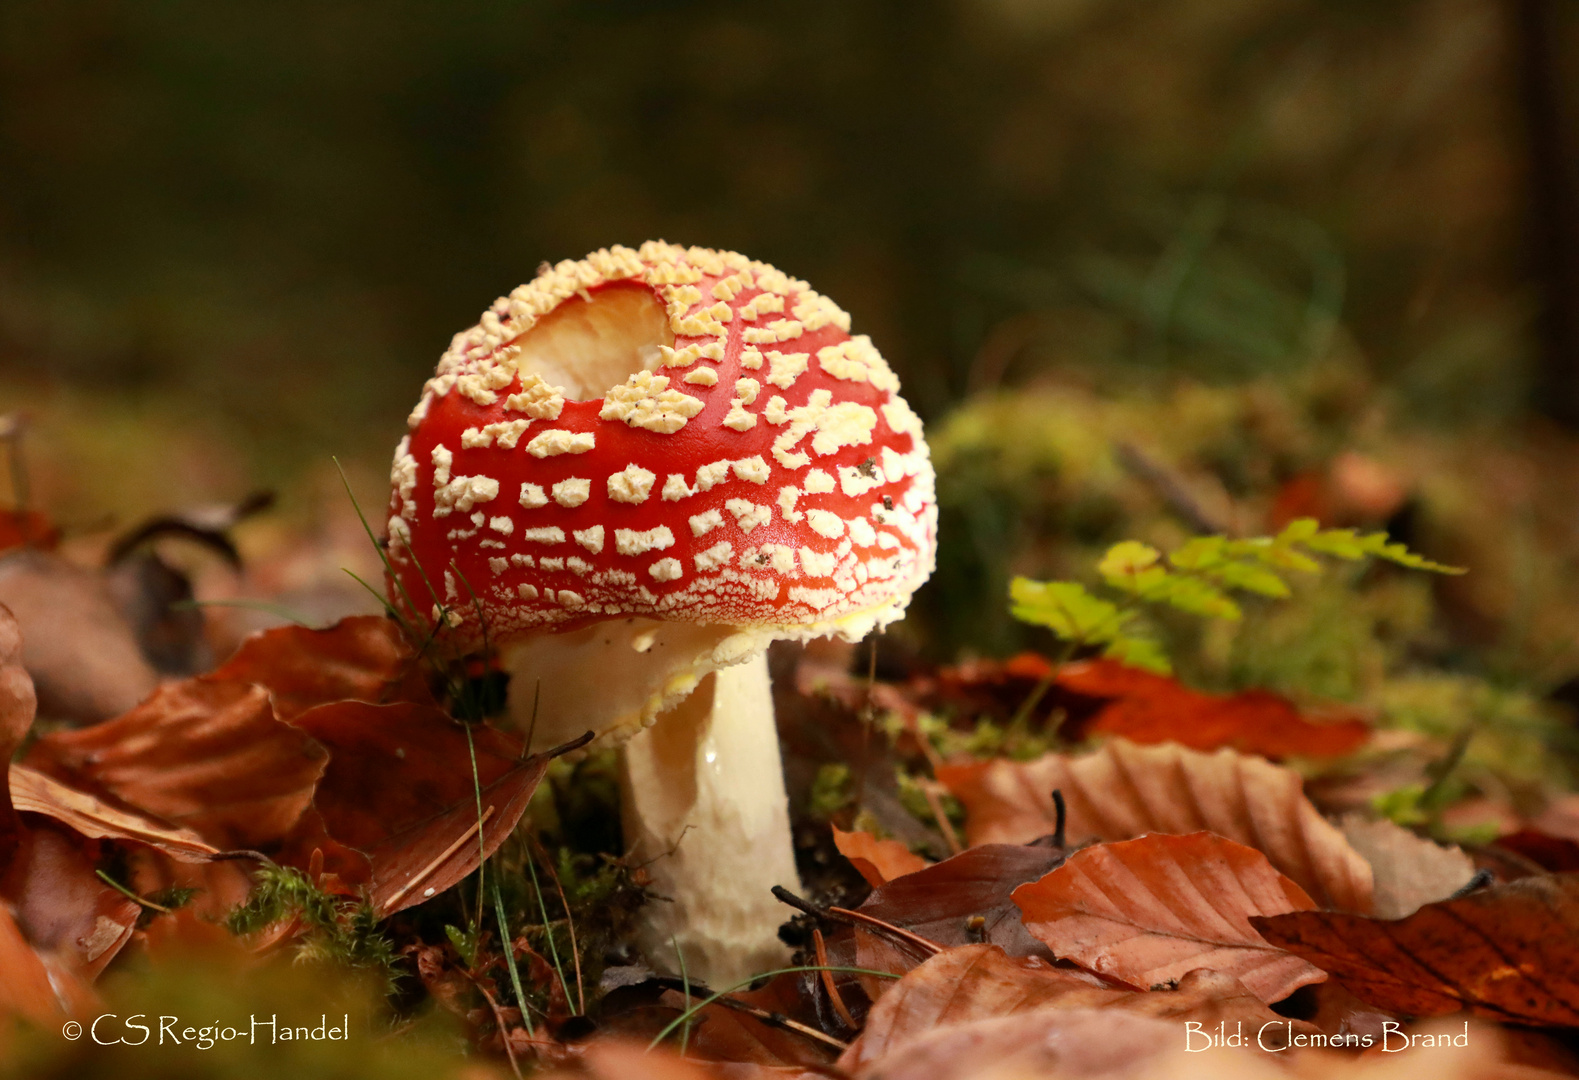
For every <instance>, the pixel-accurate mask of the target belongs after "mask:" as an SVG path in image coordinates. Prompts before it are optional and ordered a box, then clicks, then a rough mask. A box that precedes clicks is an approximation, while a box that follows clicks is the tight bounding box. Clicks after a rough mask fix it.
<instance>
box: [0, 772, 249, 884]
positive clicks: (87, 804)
mask: <svg viewBox="0 0 1579 1080" xmlns="http://www.w3.org/2000/svg"><path fill="white" fill-rule="evenodd" d="M10 775H11V804H12V805H13V806H14V807H16V809H17V810H20V811H26V812H28V813H34V814H43V815H44V816H45V817H50V818H54V819H55V820H56V821H59V822H61V823H62V824H65V825H69V826H71V827H72V828H73V829H75V830H76V831H77V832H79V833H81V834H82V835H83V836H89V837H93V838H95V839H112V840H135V841H136V842H137V843H140V844H147V845H148V846H149V847H153V848H157V849H158V850H160V851H162V852H164V853H165V854H166V855H168V856H170V857H171V858H173V859H179V860H180V861H182V862H207V861H208V860H209V859H211V858H212V857H213V856H215V855H218V854H219V849H218V848H215V847H212V846H210V845H208V844H205V843H203V839H202V837H200V836H198V835H197V833H195V832H193V831H192V830H190V829H180V828H176V827H175V826H172V825H169V824H167V823H165V822H160V821H154V820H153V819H151V818H148V817H144V816H143V815H141V814H134V813H132V812H130V811H127V810H122V809H119V808H117V807H114V806H111V805H109V804H108V803H106V802H104V801H102V800H100V799H96V798H94V797H93V796H92V795H88V794H86V793H85V792H81V791H77V790H76V789H75V788H71V787H67V786H66V785H65V784H62V783H61V782H60V781H59V780H56V779H54V778H53V777H50V776H45V775H44V774H43V773H41V772H37V771H35V770H33V769H30V768H28V767H27V766H26V765H12V766H11V774H10Z"/></svg>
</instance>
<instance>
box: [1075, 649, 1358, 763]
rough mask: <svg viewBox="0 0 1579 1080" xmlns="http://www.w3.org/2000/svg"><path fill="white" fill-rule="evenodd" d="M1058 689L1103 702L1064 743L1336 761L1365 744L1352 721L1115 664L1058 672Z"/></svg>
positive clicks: (1265, 693) (1266, 695) (1258, 693)
mask: <svg viewBox="0 0 1579 1080" xmlns="http://www.w3.org/2000/svg"><path fill="white" fill-rule="evenodd" d="M1056 679H1057V684H1058V685H1059V686H1060V687H1062V688H1063V689H1065V690H1069V691H1073V692H1075V693H1077V694H1084V695H1086V696H1088V697H1093V698H1098V699H1101V700H1104V701H1106V702H1107V704H1106V705H1104V706H1103V707H1102V708H1101V709H1100V710H1099V711H1098V712H1097V713H1096V715H1095V716H1093V717H1092V718H1091V719H1090V721H1088V722H1087V723H1084V724H1080V725H1077V726H1076V727H1075V728H1072V729H1070V730H1068V731H1066V732H1065V734H1067V735H1068V736H1070V737H1071V738H1079V737H1082V736H1092V735H1113V736H1118V737H1119V738H1124V739H1128V740H1130V741H1131V742H1136V743H1162V742H1175V743H1179V744H1180V745H1183V746H1188V747H1190V748H1191V749H1194V750H1216V749H1218V748H1219V747H1225V746H1226V747H1229V748H1231V749H1234V750H1239V751H1241V752H1243V753H1247V754H1260V755H1262V756H1263V757H1269V758H1284V757H1291V756H1302V757H1339V756H1341V755H1343V754H1350V753H1353V752H1354V751H1355V750H1358V749H1359V748H1360V747H1361V746H1362V745H1364V743H1365V740H1366V739H1367V738H1369V737H1370V731H1371V729H1370V725H1369V724H1367V723H1365V721H1363V720H1360V719H1358V718H1357V717H1355V716H1353V715H1352V714H1349V715H1345V716H1343V717H1341V718H1334V719H1333V720H1331V721H1329V722H1324V723H1312V722H1311V721H1310V720H1308V719H1306V717H1305V716H1304V715H1303V714H1302V713H1301V712H1300V710H1299V709H1298V708H1296V707H1295V706H1294V703H1293V702H1291V701H1289V700H1288V699H1287V698H1285V697H1283V696H1282V695H1281V694H1274V693H1272V692H1271V691H1269V690H1245V691H1242V692H1240V693H1237V694H1228V695H1222V694H1203V693H1201V692H1200V691H1198V690H1192V689H1190V688H1189V687H1187V686H1185V685H1184V684H1183V683H1181V682H1179V681H1178V680H1177V679H1174V678H1171V677H1169V676H1167V675H1155V674H1153V673H1151V672H1149V671H1142V670H1141V669H1139V668H1133V667H1129V666H1127V665H1125V664H1121V663H1119V662H1118V661H1116V660H1085V661H1081V662H1078V663H1073V664H1065V665H1063V666H1062V667H1060V668H1059V669H1058V674H1057V676H1056Z"/></svg>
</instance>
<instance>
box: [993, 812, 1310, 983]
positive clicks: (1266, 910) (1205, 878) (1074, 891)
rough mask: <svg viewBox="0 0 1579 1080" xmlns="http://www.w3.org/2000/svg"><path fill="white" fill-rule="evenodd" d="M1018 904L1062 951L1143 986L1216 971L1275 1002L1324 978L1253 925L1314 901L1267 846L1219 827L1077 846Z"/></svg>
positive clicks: (1031, 926) (1029, 923)
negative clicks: (1253, 920) (1228, 835)
mask: <svg viewBox="0 0 1579 1080" xmlns="http://www.w3.org/2000/svg"><path fill="white" fill-rule="evenodd" d="M1014 902H1015V903H1016V904H1018V905H1019V906H1020V909H1021V910H1022V911H1023V912H1024V913H1025V925H1026V929H1028V930H1029V931H1030V932H1031V933H1032V934H1034V935H1036V937H1038V938H1040V939H1041V940H1042V941H1044V942H1046V943H1047V947H1048V948H1050V949H1051V950H1052V951H1053V954H1054V955H1055V956H1058V957H1061V958H1066V959H1070V960H1074V961H1075V962H1076V963H1079V964H1081V965H1082V966H1084V967H1086V968H1089V969H1090V970H1092V971H1095V972H1098V973H1099V974H1102V975H1105V976H1107V977H1109V978H1116V979H1122V980H1123V981H1124V982H1126V983H1129V984H1130V985H1132V986H1135V987H1137V988H1139V989H1145V988H1146V987H1148V986H1154V985H1157V984H1159V983H1166V982H1168V981H1169V980H1172V979H1178V978H1180V977H1182V976H1183V975H1184V974H1185V973H1186V972H1189V971H1193V970H1194V969H1196V968H1212V969H1214V970H1216V971H1221V972H1224V973H1226V974H1229V975H1233V976H1234V977H1236V978H1237V979H1239V981H1241V982H1243V983H1244V984H1245V986H1247V987H1248V988H1249V989H1250V990H1251V992H1252V993H1254V994H1255V995H1256V996H1257V997H1259V998H1261V1000H1263V1001H1266V1002H1273V1001H1279V1000H1281V999H1283V998H1285V997H1287V996H1288V995H1289V994H1291V993H1293V991H1294V990H1295V989H1297V988H1298V987H1301V986H1304V985H1306V984H1307V983H1314V982H1320V981H1321V980H1322V979H1323V978H1324V977H1325V976H1324V975H1323V974H1322V972H1321V970H1320V969H1319V968H1316V967H1313V966H1312V965H1310V964H1308V963H1306V962H1305V961H1304V960H1301V959H1300V958H1299V957H1298V956H1295V955H1293V954H1291V953H1288V952H1285V951H1283V950H1282V949H1279V948H1276V947H1275V946H1273V945H1270V944H1268V943H1267V941H1266V939H1264V938H1263V937H1262V936H1261V935H1260V934H1258V933H1256V931H1255V929H1254V928H1253V927H1252V926H1251V925H1250V922H1249V917H1250V916H1252V915H1274V914H1283V913H1284V912H1289V911H1302V910H1307V909H1309V908H1313V907H1315V905H1314V904H1313V903H1312V902H1311V900H1310V897H1308V896H1306V895H1305V891H1304V890H1303V889H1301V888H1300V887H1299V886H1298V885H1296V884H1294V882H1292V881H1290V880H1289V879H1288V878H1286V877H1284V876H1283V875H1281V874H1279V873H1278V872H1277V871H1276V870H1274V869H1273V868H1272V864H1271V863H1269V862H1268V861H1267V858H1266V856H1265V855H1263V854H1261V853H1260V852H1259V851H1256V850H1255V849H1253V848H1248V847H1245V846H1244V845H1242V844H1236V843H1234V842H1233V841H1232V840H1225V839H1223V838H1222V837H1221V836H1216V835H1214V834H1212V833H1204V832H1202V833H1192V834H1190V835H1188V836H1167V835H1150V836H1143V837H1141V838H1140V839H1138V840H1125V841H1121V842H1119V843H1115V844H1101V845H1098V846H1097V847H1091V848H1086V849H1085V850H1083V851H1077V852H1075V853H1074V854H1073V855H1071V856H1069V858H1068V859H1067V860H1065V861H1064V864H1063V865H1062V866H1060V867H1059V868H1058V869H1056V870H1054V871H1052V872H1051V873H1049V874H1048V875H1047V876H1046V877H1044V878H1042V879H1041V880H1040V881H1036V882H1032V883H1031V884H1029V885H1022V886H1020V887H1019V888H1018V889H1016V890H1014Z"/></svg>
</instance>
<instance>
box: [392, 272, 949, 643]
mask: <svg viewBox="0 0 1579 1080" xmlns="http://www.w3.org/2000/svg"><path fill="white" fill-rule="evenodd" d="M849 324H850V318H849V316H848V315H847V314H846V313H845V312H843V311H841V310H840V309H839V308H838V307H837V306H836V305H834V304H833V303H832V302H831V301H830V300H828V299H827V298H826V297H823V296H821V295H819V294H818V293H816V292H814V291H813V290H812V289H811V288H810V287H809V286H808V285H807V284H806V283H805V282H803V281H797V280H795V279H793V278H790V277H786V276H785V275H784V274H783V273H781V272H779V271H778V270H775V269H774V268H773V267H771V266H768V265H766V264H765V263H760V262H755V261H752V260H750V259H747V258H746V257H744V256H742V255H739V254H736V253H734V252H718V251H712V250H708V249H705V248H694V247H693V248H683V247H677V246H673V245H670V244H666V243H662V242H650V243H647V244H644V245H642V247H641V249H640V250H639V251H632V250H631V249H629V248H624V247H618V246H616V247H614V248H611V249H608V250H604V251H598V252H595V253H594V254H592V255H590V256H588V257H587V258H586V259H583V260H581V261H580V262H572V261H568V260H567V261H565V262H561V263H560V264H559V265H558V266H555V267H553V268H551V269H550V268H545V269H544V271H543V272H541V273H540V274H539V276H538V277H537V278H536V279H535V280H534V281H531V282H529V283H528V284H526V285H523V286H521V287H520V288H518V289H516V290H515V291H514V292H513V293H511V294H510V295H509V296H508V297H503V298H501V299H499V300H498V301H496V302H495V303H494V305H493V306H492V307H491V308H490V309H489V310H488V311H486V312H484V314H483V317H482V321H481V323H480V324H479V325H477V326H475V327H473V328H472V329H470V330H468V331H466V332H464V333H462V334H459V335H457V336H456V338H455V340H454V342H453V343H452V344H451V346H450V349H449V351H448V352H446V353H445V354H444V357H443V359H442V360H440V362H439V366H438V370H437V373H436V374H435V375H434V377H433V378H432V379H430V380H429V381H428V383H427V385H426V387H425V388H424V390H423V395H422V401H421V402H420V403H419V404H418V405H417V407H416V409H415V410H414V411H413V412H412V414H411V418H410V427H411V434H410V435H409V436H408V437H407V438H405V439H403V440H402V441H401V443H400V446H399V448H398V449H397V450H396V453H395V462H394V467H393V470H392V473H391V481H392V484H393V489H394V490H393V498H392V501H391V507H390V518H389V526H388V531H389V555H390V561H391V564H392V566H393V568H394V580H393V581H391V583H390V586H391V587H390V592H391V598H392V600H394V601H395V602H396V603H397V604H401V605H402V606H406V607H408V608H409V607H416V608H417V609H418V610H417V611H415V612H412V614H415V615H417V616H419V617H423V618H426V617H430V616H431V615H432V614H433V611H436V610H439V609H440V606H441V605H442V608H443V609H444V610H446V611H447V612H448V614H447V618H448V620H449V622H450V624H451V626H452V628H453V630H454V632H455V633H456V634H458V635H459V640H460V641H461V643H462V645H463V646H464V647H467V648H475V647H476V646H477V645H478V644H480V643H481V640H482V627H481V625H480V624H479V620H478V614H477V611H478V608H479V607H480V609H481V613H482V618H483V619H485V620H486V622H487V632H488V634H489V635H490V637H491V638H492V640H493V641H494V642H495V643H498V642H501V641H506V640H508V639H510V638H511V637H513V636H517V635H520V634H522V633H524V632H529V631H536V630H541V629H555V630H568V629H574V628H578V627H581V626H585V625H586V624H588V623H591V622H596V621H599V620H604V619H610V618H616V617H626V616H631V615H640V616H646V617H649V618H654V619H661V620H668V621H678V622H691V623H707V624H720V625H725V626H734V627H740V628H752V629H756V628H760V629H762V630H765V631H769V632H770V634H769V636H817V635H821V634H828V633H839V634H841V635H842V636H846V637H859V636H861V635H864V634H865V633H866V632H867V631H868V630H870V629H871V628H872V627H874V626H881V625H885V624H886V623H888V622H890V621H892V620H894V619H896V618H898V617H899V616H900V615H901V614H902V613H903V610H904V607H905V604H906V602H907V601H908V599H909V596H910V593H911V592H912V591H913V590H914V589H915V588H916V587H917V586H918V585H919V584H920V583H921V582H923V581H925V580H926V578H927V576H928V574H930V573H931V570H932V566H933V561H934V547H935V537H936V530H937V507H936V503H935V498H934V490H933V473H932V466H931V463H930V461H929V459H928V454H927V447H926V443H925V442H924V441H923V439H922V437H921V424H920V421H919V420H918V419H917V418H916V415H915V413H913V412H912V411H911V410H910V408H909V406H908V405H906V404H905V402H904V400H903V399H902V398H901V397H900V396H899V382H898V380H897V379H896V378H895V377H894V374H893V372H892V371H891V370H890V369H889V367H888V365H887V363H885V362H884V360H883V358H882V357H881V356H880V355H879V354H878V352H877V350H876V349H875V348H873V346H872V344H871V342H870V340H869V339H868V338H866V337H865V336H855V337H852V336H851V335H850V333H849ZM578 335H579V336H578ZM567 343H568V344H567ZM592 354H596V355H595V356H594V355H592ZM577 364H581V365H585V368H590V369H591V372H592V374H591V376H590V377H588V376H587V375H586V374H585V373H583V375H582V376H581V381H582V382H583V383H584V384H585V387H586V388H590V387H592V386H596V387H597V388H598V389H596V390H591V391H590V393H589V392H588V390H587V389H586V388H584V389H583V393H582V394H581V395H579V396H583V397H585V398H586V399H585V400H576V398H577V396H578V394H577V391H576V387H574V386H572V387H571V388H570V389H566V385H561V384H569V383H573V382H575V381H576V379H575V378H567V377H566V373H567V372H570V371H571V369H572V366H573V365H577ZM599 375H602V376H603V377H604V381H602V382H597V381H596V380H597V378H598V376H599ZM610 383H612V384H613V385H610ZM594 395H595V396H594ZM419 564H420V568H421V571H420V572H419ZM424 577H425V578H426V580H424ZM429 583H431V586H432V589H431V591H430V587H429ZM402 590H403V591H404V595H405V597H408V598H409V600H410V603H409V604H407V603H406V602H405V601H404V600H403V599H402V598H401V592H402ZM473 593H475V597H476V601H477V602H476V603H475V604H474V603H473ZM435 594H436V595H435ZM430 604H431V606H432V609H433V611H430V610H429V605H430ZM760 637H761V635H755V638H760Z"/></svg>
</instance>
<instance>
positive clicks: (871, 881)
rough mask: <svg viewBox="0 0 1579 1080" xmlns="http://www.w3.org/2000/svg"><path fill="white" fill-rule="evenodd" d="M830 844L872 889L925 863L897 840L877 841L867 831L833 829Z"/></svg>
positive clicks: (925, 865) (915, 869)
mask: <svg viewBox="0 0 1579 1080" xmlns="http://www.w3.org/2000/svg"><path fill="white" fill-rule="evenodd" d="M833 842H834V845H835V846H837V847H838V849H839V854H841V855H843V856H844V857H845V858H846V859H849V860H850V865H851V866H854V867H855V868H856V869H857V870H859V871H860V873H861V876H862V877H864V878H865V879H866V883H867V884H868V885H870V886H872V888H874V889H875V888H877V886H879V885H881V884H883V883H884V882H886V881H892V880H894V878H897V877H904V876H905V875H906V874H913V873H915V872H916V871H917V870H924V869H926V867H927V865H928V864H927V861H926V860H925V859H923V858H922V857H921V856H919V855H917V854H916V853H915V852H913V851H911V850H910V849H909V848H907V847H905V845H904V844H901V843H900V842H899V841H898V840H879V839H878V838H877V837H875V836H873V835H872V834H871V833H869V832H862V831H859V830H857V831H856V832H845V831H844V830H843V829H841V828H839V827H838V826H837V825H835V826H834V827H833Z"/></svg>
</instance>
